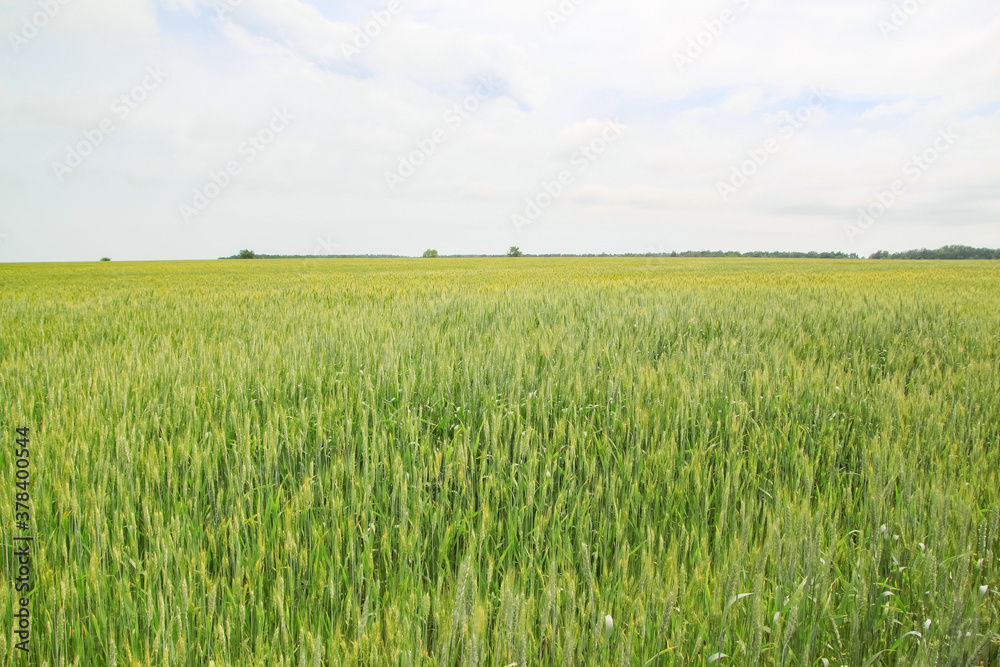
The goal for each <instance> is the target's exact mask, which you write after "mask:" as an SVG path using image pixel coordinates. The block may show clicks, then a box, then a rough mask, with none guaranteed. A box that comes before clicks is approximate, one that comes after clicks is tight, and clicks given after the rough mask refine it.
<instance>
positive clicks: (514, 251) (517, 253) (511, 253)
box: [507, 245, 524, 257]
mask: <svg viewBox="0 0 1000 667" xmlns="http://www.w3.org/2000/svg"><path fill="white" fill-rule="evenodd" d="M522 255H524V253H523V252H521V249H520V248H518V247H517V246H516V245H512V246H511V247H510V250H508V251H507V256H508V257H521V256H522Z"/></svg>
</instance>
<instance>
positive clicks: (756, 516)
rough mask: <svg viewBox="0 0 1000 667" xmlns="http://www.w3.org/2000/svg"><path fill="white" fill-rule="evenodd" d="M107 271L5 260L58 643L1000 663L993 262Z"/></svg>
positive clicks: (59, 658) (452, 262)
mask: <svg viewBox="0 0 1000 667" xmlns="http://www.w3.org/2000/svg"><path fill="white" fill-rule="evenodd" d="M522 260H524V261H522ZM442 262H443V263H442ZM250 265H252V266H250ZM116 266H117V267H118V268H117V269H116V272H115V273H114V274H113V275H112V274H110V273H107V272H106V271H104V269H102V268H101V267H100V265H91V264H87V265H78V266H77V265H74V266H61V265H53V266H49V265H46V266H32V265H21V266H10V265H0V312H2V313H3V315H4V317H2V318H0V350H2V351H3V353H0V425H2V426H3V428H4V429H5V430H4V431H3V435H4V437H5V438H6V440H5V443H4V444H5V448H4V449H3V450H2V451H3V452H5V453H4V454H3V455H2V456H0V493H2V494H6V495H5V498H7V500H6V501H5V502H0V523H2V524H3V526H4V527H5V528H6V529H10V528H9V527H11V526H13V525H14V521H15V516H14V513H15V511H16V507H15V505H14V500H15V499H14V498H12V497H11V493H13V491H14V490H15V484H16V480H17V477H16V475H17V466H16V463H15V459H16V457H14V456H13V455H12V453H11V452H12V448H13V445H14V439H13V437H12V428H16V426H17V425H21V424H25V425H29V426H32V454H31V475H32V477H31V479H32V481H31V486H30V496H31V501H30V505H31V512H32V519H31V532H32V535H33V536H34V537H35V540H36V541H35V542H34V546H35V549H36V551H35V552H34V558H33V561H32V567H33V572H32V574H33V581H34V582H35V585H34V591H33V593H32V599H31V605H32V606H31V609H32V614H33V619H34V620H33V622H34V624H33V626H32V635H31V642H32V652H33V653H34V654H35V656H34V657H33V658H32V659H33V660H35V659H37V661H38V663H39V664H46V663H47V664H50V665H56V664H63V663H66V664H73V662H74V661H77V664H80V665H105V664H109V665H114V664H120V665H147V664H155V665H163V664H168V665H183V666H184V667H188V666H194V665H209V664H218V665H295V666H299V665H302V666H303V667H305V666H306V665H310V664H312V665H316V664H335V665H382V664H392V665H411V664H412V665H431V664H451V665H459V664H462V665H474V664H480V665H487V664H489V665H494V664H495V665H507V666H512V665H529V664H530V665H535V664H539V665H546V666H555V665H591V664H594V665H606V664H608V665H609V664H630V665H644V666H647V667H654V666H655V667H680V666H681V665H692V664H704V663H706V662H708V661H710V660H711V661H712V664H713V665H716V664H726V665H728V664H732V665H736V664H760V665H768V666H772V667H780V666H781V665H782V664H783V665H784V666H785V667H788V666H789V665H812V666H813V667H815V665H817V664H822V665H823V667H830V666H831V665H833V666H834V667H839V666H840V665H857V666H858V667H864V665H865V663H866V661H867V662H870V664H871V665H875V664H878V661H880V660H882V661H884V660H887V659H888V660H891V659H895V660H896V661H897V662H900V663H901V664H915V665H920V664H934V663H937V662H940V661H945V660H948V661H951V662H954V663H955V664H958V663H960V662H961V663H962V664H968V663H969V662H970V661H972V660H975V659H977V658H982V660H981V661H984V662H986V664H990V663H989V660H991V659H992V660H993V661H994V662H995V661H996V652H997V646H998V644H997V641H998V640H997V638H996V636H995V635H994V634H992V633H995V631H996V627H997V622H998V619H1000V595H997V594H996V582H997V581H998V580H1000V579H998V577H1000V559H998V551H1000V549H997V546H996V545H997V536H998V531H1000V449H998V447H997V443H998V442H1000V402H998V401H997V400H996V387H997V386H998V373H1000V369H998V367H997V364H996V359H1000V334H998V331H1000V327H998V324H1000V322H998V319H997V313H1000V272H997V270H996V265H995V264H988V263H987V264H981V265H969V264H965V263H936V262H934V263H932V262H926V263H907V262H900V263H889V264H887V263H884V262H856V263H855V262H851V263H843V264H840V263H837V264H829V263H816V262H810V261H804V260H780V261H778V260H766V259H761V260H753V261H751V260H743V259H735V260H732V261H730V260H725V261H721V260H720V261H716V260H706V259H690V260H688V259H682V258H677V260H664V261H663V262H660V261H659V260H657V261H656V262H650V261H649V260H647V259H642V260H629V259H612V258H606V260H603V259H602V260H601V262H599V263H595V262H594V261H591V260H585V259H558V260H557V259H543V258H530V257H529V258H521V259H520V260H518V261H517V262H510V261H507V260H506V258H504V259H503V260H500V259H498V260H496V261H493V260H487V259H479V260H471V259H470V260H460V259H447V260H442V261H441V262H438V261H434V262H430V263H429V264H428V263H427V262H426V261H422V260H420V261H413V262H408V261H404V260H386V261H379V262H372V261H361V260H347V259H345V260H336V261H332V260H329V261H328V260H322V261H321V260H297V261H295V260H288V261H285V260H274V261H272V260H268V261H266V262H247V263H235V264H234V263H224V262H221V263H200V264H199V263H193V264H190V265H189V264H184V265H179V264H156V263H152V264H145V265H142V267H141V270H140V269H137V268H136V267H131V268H130V267H129V266H125V265H116ZM104 268H105V269H106V268H107V267H104ZM7 558H8V560H7V561H4V562H5V563H6V565H5V567H7V568H8V572H9V573H13V572H14V570H13V563H12V561H11V560H10V559H11V558H12V550H8V555H7ZM0 579H2V581H0V593H2V595H0V600H3V601H9V600H12V599H13V598H14V595H15V591H14V584H13V577H4V578H0ZM918 635H919V636H918ZM11 637H13V635H8V634H7V633H6V632H4V633H0V655H7V656H9V660H8V661H12V660H14V658H13V656H15V655H16V651H17V650H16V649H15V648H14V647H13V644H12V642H11V641H10V639H11ZM984 651H985V653H984ZM946 656H947V657H946ZM974 664H979V662H975V663H974Z"/></svg>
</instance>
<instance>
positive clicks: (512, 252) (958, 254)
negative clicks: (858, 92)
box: [102, 245, 1000, 261]
mask: <svg viewBox="0 0 1000 667" xmlns="http://www.w3.org/2000/svg"><path fill="white" fill-rule="evenodd" d="M423 256H424V257H439V256H440V253H438V251H437V250H433V249H429V250H426V251H424V254H423ZM507 256H508V257H521V256H524V253H523V252H521V249H520V248H518V247H516V246H511V247H510V249H509V250H508V251H507ZM333 257H338V258H344V259H348V258H356V259H375V258H400V259H401V258H402V257H401V256H399V255H262V254H258V253H255V252H254V251H252V250H241V251H240V252H239V254H236V255H233V256H232V257H224V258H222V259H299V258H312V259H319V258H333ZM450 257H469V258H471V257H496V255H450ZM531 257H762V258H771V259H861V258H860V257H859V256H858V254H857V253H854V252H852V253H843V252H816V251H812V252H783V251H765V250H754V251H752V252H738V251H736V250H685V251H684V252H670V253H667V252H647V253H644V254H639V253H624V254H621V255H612V254H608V253H601V254H581V255H571V254H560V253H551V254H545V255H531ZM869 259H1000V250H993V249H991V248H972V247H969V246H965V245H947V246H944V247H943V248H938V249H937V250H928V249H927V248H923V249H921V250H907V251H906V252H895V253H889V252H887V251H885V250H879V251H878V252H876V253H873V254H872V255H870V256H869ZM102 261H110V260H109V259H103V260H102Z"/></svg>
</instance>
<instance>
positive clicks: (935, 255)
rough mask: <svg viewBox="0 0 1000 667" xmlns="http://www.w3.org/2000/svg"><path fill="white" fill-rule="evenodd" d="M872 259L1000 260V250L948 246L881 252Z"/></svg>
mask: <svg viewBox="0 0 1000 667" xmlns="http://www.w3.org/2000/svg"><path fill="white" fill-rule="evenodd" d="M870 259H1000V250H994V249H992V248H972V247H969V246H967V245H946V246H944V247H943V248H938V249H937V250H928V249H927V248H921V249H920V250H907V251H905V252H894V253H889V252H887V251H885V250H879V251H878V252H876V253H874V254H873V255H872V256H871V257H870Z"/></svg>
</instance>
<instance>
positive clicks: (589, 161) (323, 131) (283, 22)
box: [0, 0, 1000, 262]
mask: <svg viewBox="0 0 1000 667" xmlns="http://www.w3.org/2000/svg"><path fill="white" fill-rule="evenodd" d="M0 37H2V38H3V43H0V147H2V150H0V262H34V261H95V260H97V259H99V258H101V257H104V256H108V257H111V258H112V259H114V260H159V259H202V258H216V257H220V256H228V255H232V254H235V253H236V252H237V251H239V250H240V249H243V248H247V249H252V250H255V251H256V252H258V253H271V254H290V255H308V254H322V255H327V254H397V255H419V254H421V253H422V252H423V251H424V250H425V249H428V248H434V249H437V250H438V251H439V252H440V253H441V254H503V253H504V252H506V250H507V248H508V247H509V246H512V245H516V246H518V247H519V248H521V250H523V251H524V252H526V253H532V254H542V253H602V252H606V253H649V252H671V251H678V252H679V251H684V250H740V251H750V250H801V251H807V250H819V251H823V250H839V251H843V252H856V253H858V254H861V255H868V254H870V253H872V252H874V251H876V250H882V249H885V250H890V251H900V250H906V249H911V248H921V247H930V248H936V247H939V246H942V245H946V244H966V245H973V246H989V247H1000V159H998V158H1000V3H997V2H996V0H947V1H946V0H922V1H921V0H905V1H903V0H899V1H897V2H886V1H883V0H814V1H811V2H803V1H802V0H795V1H792V0H710V1H707V2H693V1H691V0H685V1H681V0H657V1H653V0H616V1H615V2H612V1H610V0H476V1H475V2H473V1H471V0H467V1H465V2H460V1H459V0H377V1H375V2H368V1H360V2H352V3H345V2H333V1H331V2H320V1H313V2H307V1H306V0H160V1H159V2H154V1H152V0H0Z"/></svg>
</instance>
